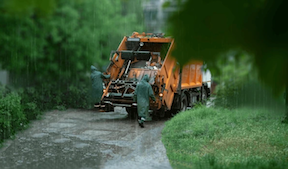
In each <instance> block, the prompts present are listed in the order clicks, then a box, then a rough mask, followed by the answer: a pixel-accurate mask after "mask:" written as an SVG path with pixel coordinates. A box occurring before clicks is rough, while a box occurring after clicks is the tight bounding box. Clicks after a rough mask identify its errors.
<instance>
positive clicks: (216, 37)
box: [170, 0, 288, 93]
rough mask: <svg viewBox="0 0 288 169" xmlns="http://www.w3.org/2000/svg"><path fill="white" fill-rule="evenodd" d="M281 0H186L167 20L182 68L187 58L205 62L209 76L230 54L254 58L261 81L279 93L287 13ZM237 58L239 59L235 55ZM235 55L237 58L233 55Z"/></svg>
mask: <svg viewBox="0 0 288 169" xmlns="http://www.w3.org/2000/svg"><path fill="white" fill-rule="evenodd" d="M287 3H288V2H287V1H285V0H260V1H250V0H236V1H230V0H205V1H204V0H190V1H185V3H184V4H183V5H182V9H181V10H180V11H178V12H175V13H174V15H173V17H171V19H170V26H171V34H172V35H173V36H174V38H175V41H176V43H177V47H176V49H175V51H174V53H173V55H174V56H175V57H176V58H177V60H178V61H179V62H180V64H181V65H183V64H185V63H186V62H187V56H188V54H189V56H191V58H192V57H193V58H194V59H201V60H204V61H205V62H206V63H207V65H208V67H209V69H210V70H212V73H213V74H215V72H217V71H216V70H217V66H216V64H215V63H216V61H217V60H218V59H219V57H221V55H223V54H225V53H227V52H229V51H231V50H233V51H238V52H239V53H242V51H246V52H248V53H249V54H251V55H252V56H254V62H253V64H254V66H255V68H256V69H257V70H258V74H259V76H260V79H261V80H262V81H263V82H265V83H266V84H268V85H270V86H272V88H273V91H274V93H280V92H281V91H283V89H284V88H285V86H287V84H288V78H287V77H288V69H287V64H288V57H287V56H288V48H287V45H288V41H287V40H288V26H287V24H286V23H285V22H284V20H285V18H286V16H287V15H288V13H287V12H288V10H287V6H288V5H287ZM238 56H240V55H238ZM236 57H237V56H236Z"/></svg>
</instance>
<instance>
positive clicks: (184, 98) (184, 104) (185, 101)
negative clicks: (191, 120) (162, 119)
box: [180, 93, 188, 111]
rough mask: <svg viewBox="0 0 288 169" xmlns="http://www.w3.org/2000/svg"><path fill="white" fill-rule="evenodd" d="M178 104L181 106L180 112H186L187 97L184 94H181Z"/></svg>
mask: <svg viewBox="0 0 288 169" xmlns="http://www.w3.org/2000/svg"><path fill="white" fill-rule="evenodd" d="M180 104H181V107H180V111H185V110H187V106H188V100H187V96H186V94H185V93H182V94H181V103H180Z"/></svg>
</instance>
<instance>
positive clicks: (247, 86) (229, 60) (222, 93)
mask: <svg viewBox="0 0 288 169" xmlns="http://www.w3.org/2000/svg"><path fill="white" fill-rule="evenodd" d="M224 56H225V55H223V56H222V57H221V58H220V59H219V60H217V64H216V65H217V67H218V68H219V71H220V75H218V76H214V77H213V81H215V82H217V86H216V95H215V99H214V100H213V101H214V103H215V105H216V106H221V107H225V108H238V107H242V106H249V107H263V108H271V107H273V108H275V110H279V111H282V112H284V102H283V96H282V95H281V96H280V97H278V98H275V97H274V96H273V94H272V90H271V89H270V88H267V87H265V86H263V85H262V84H261V83H259V82H258V81H257V74H255V72H254V71H253V67H252V63H251V56H249V55H247V54H245V55H242V56H240V57H238V58H237V60H236V57H235V56H234V55H227V56H225V57H224Z"/></svg>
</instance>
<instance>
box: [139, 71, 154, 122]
mask: <svg viewBox="0 0 288 169" xmlns="http://www.w3.org/2000/svg"><path fill="white" fill-rule="evenodd" d="M148 82H149V77H148V75H144V77H143V78H142V80H141V81H140V82H139V83H138V84H137V86H136V90H135V92H134V100H135V101H137V111H138V123H139V125H140V126H141V127H144V121H145V118H146V114H148V110H149V98H151V99H153V101H155V96H154V94H153V90H152V87H151V85H150V84H149V83H148Z"/></svg>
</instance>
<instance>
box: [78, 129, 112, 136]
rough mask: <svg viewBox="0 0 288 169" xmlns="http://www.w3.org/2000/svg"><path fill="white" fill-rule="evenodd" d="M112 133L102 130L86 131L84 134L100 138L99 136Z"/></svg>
mask: <svg viewBox="0 0 288 169" xmlns="http://www.w3.org/2000/svg"><path fill="white" fill-rule="evenodd" d="M110 133H111V132H110V131H101V130H86V131H84V132H83V134H86V135H92V136H99V135H108V134H110Z"/></svg>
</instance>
